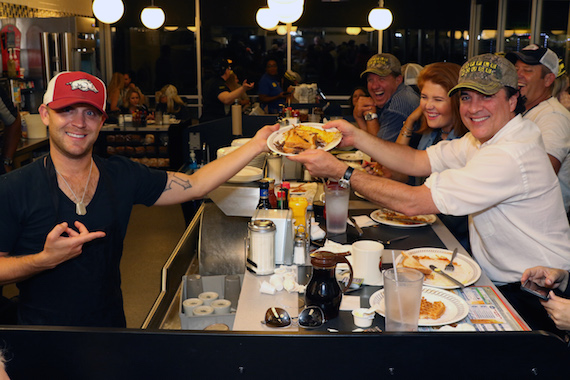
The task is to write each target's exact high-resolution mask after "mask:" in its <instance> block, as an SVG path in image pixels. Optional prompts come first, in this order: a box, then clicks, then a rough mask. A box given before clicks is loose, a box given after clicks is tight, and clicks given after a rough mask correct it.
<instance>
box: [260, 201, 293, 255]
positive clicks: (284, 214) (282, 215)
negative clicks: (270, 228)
mask: <svg viewBox="0 0 570 380" xmlns="http://www.w3.org/2000/svg"><path fill="white" fill-rule="evenodd" d="M251 219H252V220H258V219H268V220H271V221H272V222H273V223H274V224H275V227H276V231H275V264H283V265H291V264H293V242H294V239H295V236H294V231H293V212H292V211H291V210H290V209H287V210H276V209H271V210H256V211H255V213H254V214H253V217H252V218H251Z"/></svg>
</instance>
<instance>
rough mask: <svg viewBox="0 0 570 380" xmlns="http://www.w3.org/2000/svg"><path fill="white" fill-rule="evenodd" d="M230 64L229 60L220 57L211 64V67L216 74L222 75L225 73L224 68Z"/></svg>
mask: <svg viewBox="0 0 570 380" xmlns="http://www.w3.org/2000/svg"><path fill="white" fill-rule="evenodd" d="M230 66H231V64H230V62H229V61H228V60H227V59H225V58H220V59H218V60H216V61H215V62H214V63H213V64H212V69H213V70H214V72H215V73H216V75H219V76H222V75H224V74H225V72H226V69H227V68H229V67H230Z"/></svg>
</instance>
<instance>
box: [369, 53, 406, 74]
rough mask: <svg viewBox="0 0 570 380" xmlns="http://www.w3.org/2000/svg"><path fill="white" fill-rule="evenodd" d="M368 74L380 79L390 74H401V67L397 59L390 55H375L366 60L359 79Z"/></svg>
mask: <svg viewBox="0 0 570 380" xmlns="http://www.w3.org/2000/svg"><path fill="white" fill-rule="evenodd" d="M368 73H372V74H376V75H378V76H381V77H385V76H387V75H390V74H392V73H395V74H402V65H401V64H400V61H399V60H398V58H396V57H394V56H393V55H392V54H388V53H382V54H376V55H374V56H372V58H370V59H369V60H368V63H367V64H366V70H365V71H363V72H362V74H360V77H361V78H362V77H363V76H365V75H366V74H368Z"/></svg>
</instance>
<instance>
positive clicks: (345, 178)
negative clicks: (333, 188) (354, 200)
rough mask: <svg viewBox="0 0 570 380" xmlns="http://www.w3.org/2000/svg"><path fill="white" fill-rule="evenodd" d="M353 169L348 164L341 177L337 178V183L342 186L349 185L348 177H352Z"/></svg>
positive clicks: (346, 186)
mask: <svg viewBox="0 0 570 380" xmlns="http://www.w3.org/2000/svg"><path fill="white" fill-rule="evenodd" d="M353 171H354V168H353V167H352V166H349V167H348V168H347V169H346V171H345V172H344V175H343V176H342V178H341V179H339V180H338V183H339V184H340V186H342V187H344V188H348V187H349V186H350V177H352V172H353Z"/></svg>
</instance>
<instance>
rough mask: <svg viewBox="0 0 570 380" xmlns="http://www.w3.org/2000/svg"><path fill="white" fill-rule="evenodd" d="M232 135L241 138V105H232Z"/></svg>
mask: <svg viewBox="0 0 570 380" xmlns="http://www.w3.org/2000/svg"><path fill="white" fill-rule="evenodd" d="M232 135H234V136H241V135H242V129H241V104H239V103H236V104H233V105H232Z"/></svg>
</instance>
